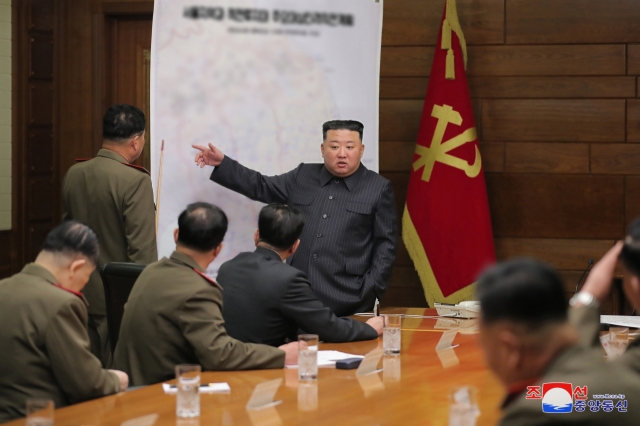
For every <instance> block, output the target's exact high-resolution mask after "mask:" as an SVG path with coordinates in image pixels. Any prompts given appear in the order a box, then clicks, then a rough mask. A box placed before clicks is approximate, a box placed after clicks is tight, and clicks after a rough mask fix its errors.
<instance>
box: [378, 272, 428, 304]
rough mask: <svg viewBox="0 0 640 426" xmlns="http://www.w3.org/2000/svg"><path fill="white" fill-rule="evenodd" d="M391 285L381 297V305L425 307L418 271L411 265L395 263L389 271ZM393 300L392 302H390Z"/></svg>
mask: <svg viewBox="0 0 640 426" xmlns="http://www.w3.org/2000/svg"><path fill="white" fill-rule="evenodd" d="M390 281H391V282H392V283H393V285H392V286H390V287H389V289H388V290H387V294H385V297H384V298H383V299H382V300H383V303H382V307H387V306H418V307H427V306H428V305H427V301H426V299H425V297H424V289H423V288H422V283H421V282H420V278H419V277H418V273H417V272H416V270H415V269H414V267H413V265H411V266H398V265H396V266H395V267H394V268H393V272H391V278H390ZM392 301H393V303H391V302H392Z"/></svg>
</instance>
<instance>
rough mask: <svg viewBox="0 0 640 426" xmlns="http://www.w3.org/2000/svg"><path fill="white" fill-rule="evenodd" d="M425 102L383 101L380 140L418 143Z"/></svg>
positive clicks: (381, 105) (381, 104) (381, 103)
mask: <svg viewBox="0 0 640 426" xmlns="http://www.w3.org/2000/svg"><path fill="white" fill-rule="evenodd" d="M423 106H424V100H381V101H380V140H381V141H413V142H415V141H416V138H417V137H418V130H419V129H420V118H421V117H422V107H423Z"/></svg>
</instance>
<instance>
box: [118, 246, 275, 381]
mask: <svg viewBox="0 0 640 426" xmlns="http://www.w3.org/2000/svg"><path fill="white" fill-rule="evenodd" d="M221 291H222V290H221V287H220V286H219V284H217V283H216V282H215V281H213V280H211V279H210V278H208V277H206V276H205V275H204V274H203V270H202V268H200V266H199V265H198V264H197V263H196V262H195V261H194V260H193V259H192V258H191V257H189V256H188V255H186V254H184V253H179V252H173V254H172V255H171V258H169V259H167V258H163V259H162V260H160V261H159V262H156V263H153V264H151V265H149V266H147V267H146V268H145V269H144V271H142V274H140V277H139V278H138V280H137V281H136V283H135V284H134V286H133V289H132V291H131V294H130V296H129V300H128V301H127V304H126V305H125V309H124V316H123V318H122V327H121V328H120V336H119V338H118V344H117V346H116V351H115V354H114V364H113V365H114V368H117V369H119V370H123V371H125V372H127V373H128V374H129V380H130V381H131V384H132V385H134V386H138V385H146V384H151V383H157V382H161V381H163V380H169V379H172V378H174V377H175V373H174V368H175V366H176V365H177V364H200V365H201V366H202V369H203V370H251V369H265V368H282V367H284V359H285V352H284V351H283V350H280V349H278V348H274V347H271V346H267V345H260V344H253V343H242V342H240V341H239V340H235V339H233V338H231V337H230V336H229V335H228V334H227V332H226V330H225V328H224V319H223V318H222V293H221Z"/></svg>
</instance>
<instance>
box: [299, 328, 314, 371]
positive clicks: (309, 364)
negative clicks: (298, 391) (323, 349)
mask: <svg viewBox="0 0 640 426" xmlns="http://www.w3.org/2000/svg"><path fill="white" fill-rule="evenodd" d="M317 378H318V335H317V334H301V335H299V336H298V380H299V381H310V380H316V379H317Z"/></svg>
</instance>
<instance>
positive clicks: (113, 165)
mask: <svg viewBox="0 0 640 426" xmlns="http://www.w3.org/2000/svg"><path fill="white" fill-rule="evenodd" d="M62 192H63V197H64V205H65V219H75V220H79V221H81V222H84V223H85V224H87V225H89V226H90V227H91V228H92V229H93V230H94V231H95V232H96V234H97V235H98V240H99V243H100V259H99V262H100V265H104V264H106V263H109V262H135V263H143V264H148V263H151V262H155V261H156V260H158V249H157V246H156V232H155V206H154V203H153V189H152V187H151V179H150V178H149V172H147V171H146V170H145V169H144V168H142V167H137V166H133V165H131V164H128V163H127V160H126V159H125V158H124V157H122V156H121V155H119V154H116V153H115V152H113V151H110V150H108V149H101V150H100V151H98V155H97V156H96V157H95V158H93V159H91V160H88V161H82V162H80V163H78V164H75V165H74V166H72V167H71V168H70V169H69V171H68V172H67V175H66V176H65V179H64V183H63V186H62ZM98 269H99V268H96V270H95V271H94V273H93V274H92V275H91V279H90V280H89V283H88V284H87V286H86V287H85V289H84V291H83V292H84V294H85V296H86V298H87V301H88V302H89V334H90V337H91V348H92V351H93V352H94V353H95V354H96V355H97V356H98V358H100V359H101V361H102V362H103V365H107V363H108V359H109V358H110V355H111V353H110V349H109V345H108V334H107V327H106V317H105V315H106V310H105V301H104V288H103V286H102V280H101V279H100V273H99V270H98Z"/></svg>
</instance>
